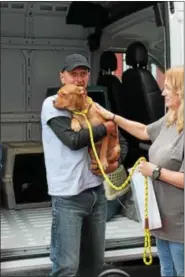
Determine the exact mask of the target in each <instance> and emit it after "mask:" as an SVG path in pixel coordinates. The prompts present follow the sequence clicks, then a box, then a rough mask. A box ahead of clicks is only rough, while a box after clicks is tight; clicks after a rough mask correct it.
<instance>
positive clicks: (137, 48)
mask: <svg viewBox="0 0 185 277" xmlns="http://www.w3.org/2000/svg"><path fill="white" fill-rule="evenodd" d="M126 64H127V65H130V66H133V67H146V66H147V64H148V51H147V49H146V47H145V46H144V44H142V43H141V42H139V41H136V42H133V43H132V44H130V45H129V46H128V48H127V51H126Z"/></svg>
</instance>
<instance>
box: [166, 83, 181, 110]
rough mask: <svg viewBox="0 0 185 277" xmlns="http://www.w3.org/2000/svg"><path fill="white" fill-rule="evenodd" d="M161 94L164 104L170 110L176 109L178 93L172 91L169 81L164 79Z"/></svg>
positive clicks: (178, 101) (177, 106) (178, 100)
mask: <svg viewBox="0 0 185 277" xmlns="http://www.w3.org/2000/svg"><path fill="white" fill-rule="evenodd" d="M162 96H164V101H165V105H166V107H167V108H170V109H172V110H177V109H178V108H179V106H180V99H179V95H178V94H177V93H176V92H175V91H172V88H171V87H170V84H169V82H168V81H167V80H166V79H165V82H164V90H163V92H162Z"/></svg>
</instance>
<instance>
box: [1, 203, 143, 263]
mask: <svg viewBox="0 0 185 277" xmlns="http://www.w3.org/2000/svg"><path fill="white" fill-rule="evenodd" d="M50 231H51V207H47V208H46V207H45V208H35V209H34V208H31V209H22V210H3V209H2V210H1V258H9V257H17V256H20V257H21V256H24V255H30V254H31V255H38V254H40V255H41V254H46V253H49V244H50ZM143 234H144V233H143V230H142V229H141V226H140V223H138V222H135V221H133V220H130V219H128V218H126V217H122V216H121V215H118V216H116V217H115V218H113V219H112V220H111V221H110V222H107V226H106V249H115V248H127V247H129V248H130V247H132V246H133V247H134V246H136V245H138V246H142V245H143Z"/></svg>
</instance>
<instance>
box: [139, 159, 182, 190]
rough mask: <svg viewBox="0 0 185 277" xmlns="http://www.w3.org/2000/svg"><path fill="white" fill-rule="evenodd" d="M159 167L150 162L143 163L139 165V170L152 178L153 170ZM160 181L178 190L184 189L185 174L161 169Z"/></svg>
mask: <svg viewBox="0 0 185 277" xmlns="http://www.w3.org/2000/svg"><path fill="white" fill-rule="evenodd" d="M156 167H157V166H156V165H155V164H152V163H150V162H146V161H141V162H140V164H139V165H138V169H139V171H140V172H141V174H142V175H143V176H150V177H152V173H153V170H154V169H155V168H156ZM159 180H161V181H164V182H166V183H168V184H170V185H173V186H175V187H178V188H181V189H182V188H184V172H180V171H172V170H168V169H165V168H161V172H160V177H159Z"/></svg>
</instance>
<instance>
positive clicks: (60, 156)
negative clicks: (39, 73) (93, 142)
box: [41, 95, 102, 196]
mask: <svg viewBox="0 0 185 277" xmlns="http://www.w3.org/2000/svg"><path fill="white" fill-rule="evenodd" d="M55 98H56V95H55V96H50V97H48V98H46V99H45V101H44V103H43V105H42V112H41V123H42V143H43V148H44V158H45V165H46V174H47V182H48V194H49V195H51V196H70V195H77V194H79V193H80V192H82V191H83V190H86V189H88V188H92V187H96V186H98V185H100V184H102V178H100V177H98V176H96V175H94V174H93V173H92V172H91V170H90V157H89V154H88V147H84V148H81V149H80V150H71V149H69V147H67V146H66V145H64V144H63V143H62V141H61V140H59V139H58V137H57V136H56V135H55V133H54V132H53V131H52V129H51V128H50V127H49V126H48V124H47V122H48V120H50V119H51V118H54V117H57V116H67V117H71V113H70V112H68V111H67V110H58V109H56V108H55V107H54V106H53V100H54V99H55Z"/></svg>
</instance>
